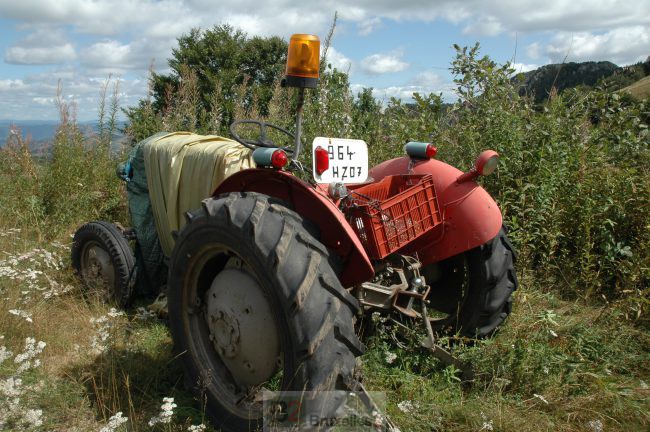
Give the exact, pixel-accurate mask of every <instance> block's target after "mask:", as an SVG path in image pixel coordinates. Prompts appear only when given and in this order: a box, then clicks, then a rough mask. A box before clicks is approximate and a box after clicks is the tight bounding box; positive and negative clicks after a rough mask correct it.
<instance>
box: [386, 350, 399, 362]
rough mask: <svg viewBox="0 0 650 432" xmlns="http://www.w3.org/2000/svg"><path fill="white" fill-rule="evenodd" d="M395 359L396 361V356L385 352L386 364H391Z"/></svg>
mask: <svg viewBox="0 0 650 432" xmlns="http://www.w3.org/2000/svg"><path fill="white" fill-rule="evenodd" d="M395 359H397V354H395V353H392V352H390V351H386V363H388V364H393V362H394V361H395Z"/></svg>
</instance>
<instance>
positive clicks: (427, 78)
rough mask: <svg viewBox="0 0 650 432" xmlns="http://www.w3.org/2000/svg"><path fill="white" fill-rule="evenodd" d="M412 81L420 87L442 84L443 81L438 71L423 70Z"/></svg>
mask: <svg viewBox="0 0 650 432" xmlns="http://www.w3.org/2000/svg"><path fill="white" fill-rule="evenodd" d="M410 83H411V84H412V85H415V86H420V87H432V88H433V87H436V86H440V85H441V84H442V83H443V80H442V78H440V76H439V75H438V74H436V73H433V72H429V71H427V72H421V73H419V74H417V75H416V76H414V77H413V78H412V79H411V81H410Z"/></svg>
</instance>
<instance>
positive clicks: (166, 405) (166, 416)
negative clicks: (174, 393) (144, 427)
mask: <svg viewBox="0 0 650 432" xmlns="http://www.w3.org/2000/svg"><path fill="white" fill-rule="evenodd" d="M176 406H177V405H176V404H175V403H174V398H170V397H166V398H163V404H162V405H160V414H158V415H157V416H155V417H152V418H151V420H149V426H153V425H155V424H158V423H163V424H167V423H169V422H171V420H172V416H173V415H174V408H176Z"/></svg>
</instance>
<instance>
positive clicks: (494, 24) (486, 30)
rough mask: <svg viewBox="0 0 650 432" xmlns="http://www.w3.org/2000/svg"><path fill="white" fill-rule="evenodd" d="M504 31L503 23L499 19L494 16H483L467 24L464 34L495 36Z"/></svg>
mask: <svg viewBox="0 0 650 432" xmlns="http://www.w3.org/2000/svg"><path fill="white" fill-rule="evenodd" d="M503 30H504V27H503V23H501V22H500V21H499V20H498V19H497V18H495V17H493V16H483V17H480V18H477V19H475V20H473V21H472V22H470V23H469V24H467V25H466V26H465V28H463V33H465V34H478V35H486V36H495V35H498V34H499V33H501V32H503Z"/></svg>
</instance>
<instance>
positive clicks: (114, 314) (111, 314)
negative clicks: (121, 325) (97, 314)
mask: <svg viewBox="0 0 650 432" xmlns="http://www.w3.org/2000/svg"><path fill="white" fill-rule="evenodd" d="M108 316H109V317H111V318H117V317H119V316H124V312H122V311H118V310H117V309H115V308H111V310H110V311H109V312H108Z"/></svg>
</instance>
